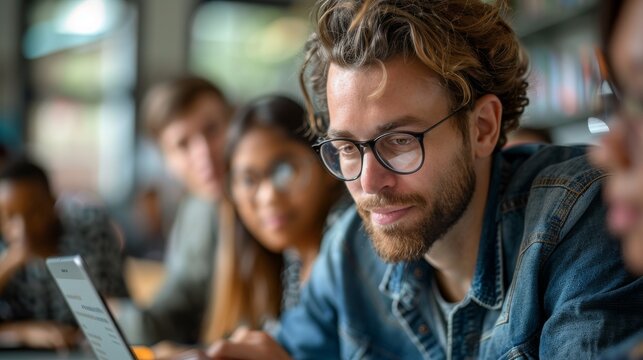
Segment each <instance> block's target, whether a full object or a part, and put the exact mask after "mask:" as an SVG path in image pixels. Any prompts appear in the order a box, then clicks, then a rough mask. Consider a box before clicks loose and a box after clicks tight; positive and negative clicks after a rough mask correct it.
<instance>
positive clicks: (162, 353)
mask: <svg viewBox="0 0 643 360" xmlns="http://www.w3.org/2000/svg"><path fill="white" fill-rule="evenodd" d="M187 350H190V348H189V347H187V346H185V345H180V344H177V343H175V342H173V341H168V340H164V341H161V342H158V343H156V345H154V346H152V351H153V352H154V358H156V359H174V358H175V357H176V355H177V354H179V353H182V352H184V351H187Z"/></svg>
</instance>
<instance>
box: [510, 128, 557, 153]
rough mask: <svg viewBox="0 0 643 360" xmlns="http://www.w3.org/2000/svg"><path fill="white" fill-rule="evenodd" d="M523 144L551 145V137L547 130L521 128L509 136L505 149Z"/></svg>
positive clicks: (511, 132)
mask: <svg viewBox="0 0 643 360" xmlns="http://www.w3.org/2000/svg"><path fill="white" fill-rule="evenodd" d="M523 144H551V135H550V134H549V131H547V129H536V128H531V127H526V126H521V127H519V128H517V129H516V130H513V131H510V132H509V133H508V134H507V143H506V144H505V146H504V147H505V148H506V147H510V146H516V145H523Z"/></svg>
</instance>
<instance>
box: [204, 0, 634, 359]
mask: <svg viewBox="0 0 643 360" xmlns="http://www.w3.org/2000/svg"><path fill="white" fill-rule="evenodd" d="M505 4H506V2H505V1H497V2H489V1H481V0H480V1H474V0H432V1H425V0H405V1H398V0H363V1H362V0H318V1H317V3H316V7H315V9H314V11H313V14H314V19H315V21H316V24H315V25H316V28H315V30H314V32H313V34H312V35H311V37H310V39H309V41H308V43H307V46H306V49H307V54H306V58H305V59H306V60H305V61H304V68H303V70H302V72H301V80H302V83H303V84H304V85H305V87H304V91H305V92H306V93H305V95H306V100H307V103H308V109H309V114H310V115H311V118H310V119H309V123H310V124H311V125H312V127H313V129H315V130H316V131H317V132H318V133H319V135H320V136H322V139H321V140H320V141H319V142H318V143H317V144H316V145H315V149H316V150H317V151H318V153H319V155H320V158H321V159H322V160H323V163H324V165H325V166H326V168H327V170H328V171H330V172H331V173H332V174H333V175H334V176H335V177H337V178H339V179H340V180H343V181H345V183H346V186H347V188H348V190H349V192H350V193H351V195H352V197H353V199H354V200H355V208H353V209H350V210H349V211H348V212H347V213H346V215H345V216H343V217H342V218H341V219H339V221H338V222H337V223H336V225H335V226H333V228H331V229H329V231H328V232H327V235H326V238H325V240H324V246H323V247H322V251H321V252H320V254H319V256H318V258H317V261H316V264H315V267H314V268H313V271H312V274H311V277H310V279H309V280H308V284H307V286H306V287H305V288H304V290H303V291H302V295H301V302H300V304H299V305H298V306H296V307H295V308H293V309H291V310H290V311H287V312H285V313H284V314H283V315H282V317H281V326H280V330H279V331H278V332H277V334H276V336H275V338H274V339H273V338H272V337H270V336H269V335H267V334H266V333H264V332H258V331H248V330H245V331H241V332H239V333H235V334H233V335H232V336H231V337H230V339H228V340H227V341H221V342H218V343H216V344H215V345H213V346H212V347H211V349H210V354H209V355H211V356H213V357H214V358H215V359H221V358H234V359H249V358H255V359H286V358H289V357H290V356H292V357H293V358H296V359H310V358H314V359H336V358H343V359H353V358H359V359H364V358H368V359H400V358H401V359H478V358H480V359H518V358H522V359H527V358H528V359H537V358H543V359H576V358H580V359H587V358H593V357H596V356H597V354H599V353H600V352H601V351H603V350H604V349H605V348H607V347H609V346H611V345H613V344H615V343H616V342H617V341H618V339H620V338H624V337H627V336H630V335H631V334H633V333H635V332H636V331H638V330H639V329H640V328H641V327H643V319H642V318H640V317H632V316H630V314H629V313H626V312H623V309H628V310H631V312H633V313H638V314H640V313H641V312H643V279H639V278H635V277H632V276H631V275H630V274H629V273H628V272H627V271H626V269H625V268H624V266H623V263H622V260H621V258H620V255H619V251H618V250H619V249H618V244H617V243H615V242H612V241H609V239H610V235H609V233H608V231H607V227H606V224H605V207H604V205H603V203H602V202H601V199H600V189H601V180H602V179H603V178H604V177H605V176H606V175H605V173H603V172H602V171H600V170H598V169H595V168H593V167H591V165H590V164H589V163H588V159H587V156H586V151H585V148H584V147H561V146H518V147H512V148H510V149H507V150H502V147H503V145H504V144H505V142H506V137H507V133H508V132H509V131H511V130H513V129H515V128H516V127H517V126H518V124H519V121H520V117H521V115H522V113H523V111H524V109H525V106H526V105H527V103H528V99H527V97H526V91H527V86H528V84H527V75H528V68H529V67H528V61H527V59H526V58H525V57H524V56H523V55H524V54H523V50H522V48H521V46H520V43H519V40H518V38H517V35H516V34H515V32H514V31H513V30H512V29H511V27H510V26H509V25H508V24H507V22H506V21H505V16H504V11H503V10H505V9H506V8H505V7H504V6H503V5H505Z"/></svg>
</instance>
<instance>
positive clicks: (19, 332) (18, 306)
mask: <svg viewBox="0 0 643 360" xmlns="http://www.w3.org/2000/svg"><path fill="white" fill-rule="evenodd" d="M0 222H1V228H2V238H3V239H2V241H0V346H2V347H34V348H57V349H60V348H67V347H70V346H73V345H75V344H76V342H77V341H78V339H79V337H78V336H77V335H78V332H77V327H76V321H75V320H74V318H73V315H72V313H71V311H70V309H69V308H68V306H67V304H66V303H65V300H64V298H63V296H62V294H61V293H60V291H59V290H58V288H57V287H56V284H55V282H54V281H53V279H51V277H50V275H49V273H48V272H47V270H46V267H45V261H44V260H45V259H46V258H47V257H50V256H63V255H75V254H80V255H82V256H83V258H84V259H85V261H86V263H87V265H88V268H89V271H90V274H91V276H92V279H93V280H94V282H95V284H96V286H97V288H98V291H99V292H101V293H102V294H103V295H104V296H107V297H125V296H127V291H126V288H125V282H124V280H123V276H122V274H123V266H122V265H123V262H122V255H121V252H120V250H121V249H120V244H119V242H118V240H117V237H116V234H115V232H114V228H113V226H112V224H111V223H110V221H109V219H108V218H107V216H106V214H105V213H104V212H103V211H101V210H100V209H96V208H88V207H81V206H79V205H78V204H76V203H64V202H58V203H57V201H56V197H55V195H54V194H53V193H52V190H51V188H50V185H49V180H48V177H47V175H46V174H45V171H44V170H43V169H41V168H40V167H39V166H38V165H36V164H34V163H33V162H31V161H29V160H28V159H24V158H21V159H17V160H12V161H10V162H9V163H7V164H6V165H5V167H4V168H3V169H2V171H0Z"/></svg>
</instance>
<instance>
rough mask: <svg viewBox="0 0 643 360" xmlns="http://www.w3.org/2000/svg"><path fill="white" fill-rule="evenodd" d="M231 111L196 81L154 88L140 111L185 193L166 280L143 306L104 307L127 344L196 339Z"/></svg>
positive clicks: (207, 86)
mask: <svg viewBox="0 0 643 360" xmlns="http://www.w3.org/2000/svg"><path fill="white" fill-rule="evenodd" d="M230 115H231V107H230V105H229V104H228V102H227V100H226V98H225V96H224V94H223V93H222V91H221V90H220V89H219V88H217V87H216V86H215V85H214V84H212V83H211V82H209V81H207V80H205V79H202V78H198V77H191V76H186V77H180V78H177V79H174V80H170V81H167V82H164V83H160V84H158V85H156V86H154V87H153V88H152V89H151V90H150V91H149V92H148V94H147V95H146V96H145V99H144V102H143V105H142V120H143V124H144V128H145V130H146V132H147V134H149V135H150V136H151V137H152V138H153V139H154V140H155V141H156V143H157V144H158V146H159V147H160V149H161V153H162V155H163V158H164V160H165V162H166V165H167V167H168V169H169V170H170V172H171V174H172V175H173V176H174V177H175V178H176V179H178V180H179V182H181V183H182V184H183V185H184V187H185V190H186V192H187V194H186V195H185V196H184V198H183V199H182V201H181V203H180V205H179V208H178V211H177V213H176V217H175V219H174V223H173V225H172V229H171V230H170V235H169V239H168V242H167V243H168V248H167V250H166V257H165V266H166V271H165V274H166V280H165V282H164V284H163V285H162V286H161V289H160V290H159V292H158V294H157V295H156V297H155V298H154V300H153V301H152V303H151V305H150V306H149V307H147V308H139V307H137V306H135V305H134V304H132V303H122V302H121V303H117V304H113V303H112V304H110V305H111V306H112V308H113V310H115V312H116V314H117V318H118V321H119V323H120V324H121V326H122V328H123V331H124V332H125V334H126V336H127V337H128V340H129V341H130V342H132V343H137V344H138V343H140V344H147V345H150V344H154V343H156V342H159V341H162V340H171V341H174V342H177V343H183V344H193V343H196V342H197V341H198V340H199V332H200V329H201V322H202V318H203V316H204V313H205V310H206V307H207V298H208V294H209V289H210V284H211V277H212V271H213V268H214V265H213V262H214V261H213V260H214V258H215V250H216V243H217V232H218V205H217V204H218V201H219V198H220V197H221V193H222V189H221V183H222V181H223V176H224V166H223V148H224V142H225V133H226V129H227V126H228V122H229V117H230Z"/></svg>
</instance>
